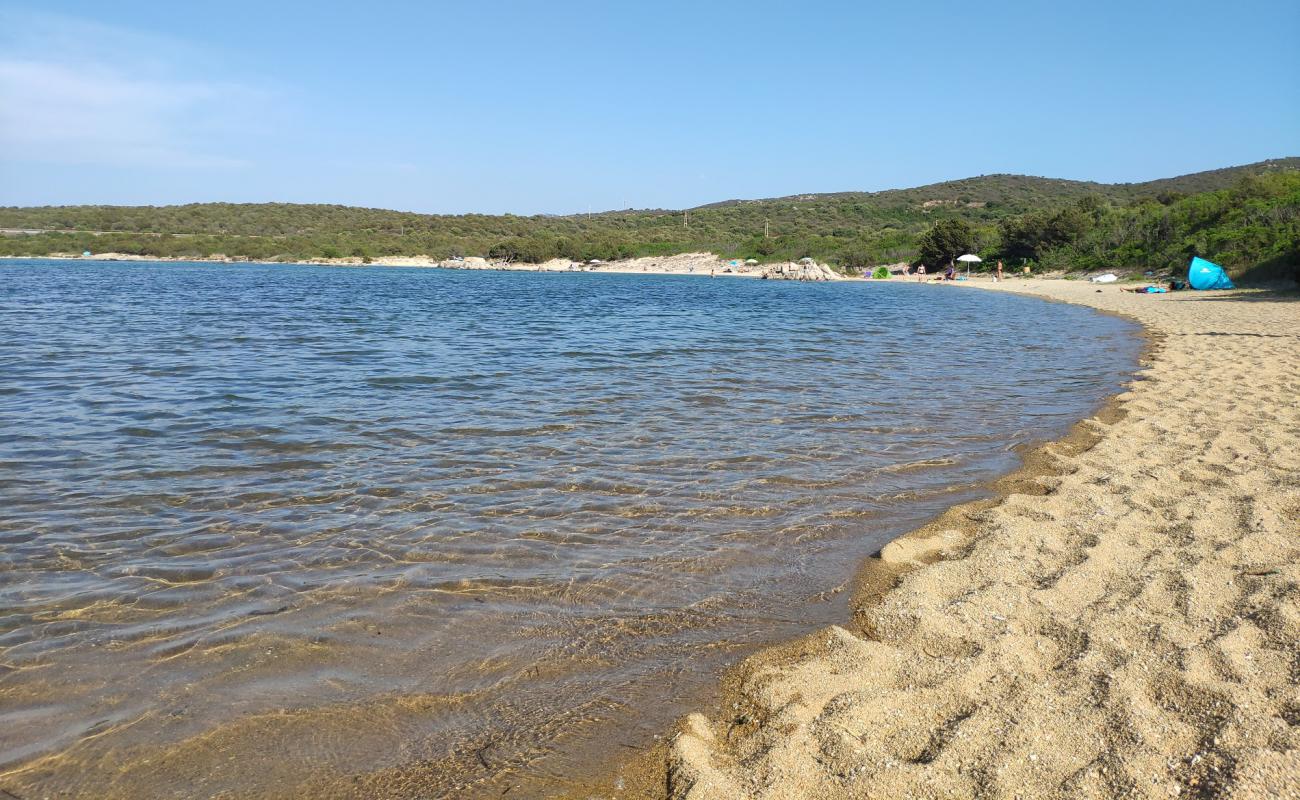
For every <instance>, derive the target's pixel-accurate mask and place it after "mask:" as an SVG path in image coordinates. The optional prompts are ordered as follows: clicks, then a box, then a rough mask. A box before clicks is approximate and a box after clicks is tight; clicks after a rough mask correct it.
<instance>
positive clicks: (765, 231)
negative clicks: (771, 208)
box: [763, 220, 770, 239]
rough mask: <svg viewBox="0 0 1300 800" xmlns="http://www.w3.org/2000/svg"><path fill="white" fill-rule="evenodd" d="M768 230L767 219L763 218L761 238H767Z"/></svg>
mask: <svg viewBox="0 0 1300 800" xmlns="http://www.w3.org/2000/svg"><path fill="white" fill-rule="evenodd" d="M769 230H770V229H769V228H768V221H767V220H763V238H764V239H767V238H769V236H770V232H769Z"/></svg>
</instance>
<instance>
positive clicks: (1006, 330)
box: [0, 262, 1136, 797]
mask: <svg viewBox="0 0 1300 800" xmlns="http://www.w3.org/2000/svg"><path fill="white" fill-rule="evenodd" d="M1130 330H1131V326H1130V325H1129V324H1128V323H1125V322H1122V321H1119V320H1115V319H1110V318H1103V317H1098V316H1096V315H1094V314H1093V313H1091V312H1089V311H1086V310H1082V309H1078V308H1073V307H1068V306H1061V305H1049V304H1046V303H1041V302H1037V301H1033V300H1028V299H1024V298H1017V297H1009V296H1000V295H992V294H986V293H977V292H965V291H959V290H955V289H951V288H947V287H932V286H918V285H915V284H907V285H876V284H871V285H867V284H854V285H815V284H811V285H804V284H791V283H774V282H758V281H743V280H723V279H718V280H709V279H705V278H691V277H655V276H613V275H585V274H577V275H545V274H540V275H539V274H526V273H511V274H502V273H482V272H445V271H441V270H400V269H351V270H348V269H326V268H308V267H264V266H237V267H236V266H209V265H178V264H167V265H161V264H148V263H138V264H87V263H80V264H66V263H53V262H31V263H24V262H8V263H6V264H4V265H2V266H0V499H2V501H3V502H0V788H3V789H5V790H6V791H12V792H15V793H18V794H20V795H23V796H26V795H28V794H38V793H50V794H54V793H66V795H68V796H82V797H100V796H120V797H175V796H195V797H200V796H212V795H215V794H218V793H222V792H228V793H231V794H232V796H237V795H240V794H243V793H256V794H259V795H261V796H286V797H289V796H339V797H345V796H355V795H358V794H359V795H363V796H364V795H369V796H408V795H410V794H413V793H414V794H418V796H425V797H438V796H464V795H466V794H474V793H476V792H479V793H483V794H487V795H491V796H497V795H499V794H500V793H501V792H502V791H503V790H510V789H511V788H515V787H524V788H515V791H516V792H518V793H517V794H516V795H515V796H526V795H527V792H528V791H529V789H528V788H527V787H533V789H536V788H537V787H541V786H548V785H560V784H561V783H562V781H563V778H564V776H566V775H569V774H572V773H573V772H574V771H575V770H576V769H578V764H579V762H580V761H581V760H582V759H584V758H587V757H588V756H590V754H591V753H593V752H602V751H603V752H604V753H605V754H606V755H608V754H609V751H610V750H612V749H614V748H615V746H616V745H618V744H636V743H641V742H644V741H645V739H646V738H648V735H649V734H650V733H651V732H654V731H658V730H661V729H662V728H663V726H664V725H665V724H666V722H668V721H669V720H670V719H671V718H672V717H673V716H674V715H675V714H677V713H679V712H680V710H681V707H680V706H679V705H675V704H674V700H680V699H681V698H687V697H690V696H691V692H693V691H695V690H696V689H698V687H700V686H701V685H703V683H704V682H705V681H707V680H708V678H709V675H710V674H711V670H713V669H715V668H716V667H717V666H718V665H720V664H722V663H725V662H726V661H727V660H729V659H732V658H734V657H736V656H737V655H738V654H740V653H743V652H745V651H747V650H748V649H750V648H752V647H754V646H756V645H758V644H761V643H764V642H770V641H773V640H775V639H780V638H785V637H788V636H790V635H793V634H797V633H799V632H802V631H805V630H808V629H809V627H810V626H814V625H818V624H821V623H824V622H826V621H831V620H835V619H837V618H839V617H837V615H839V614H842V612H843V602H844V593H842V592H836V591H834V590H835V589H836V588H838V587H842V586H843V585H844V583H845V582H846V581H847V580H849V579H850V578H851V576H852V574H853V570H854V568H855V566H856V565H857V563H858V561H859V559H860V558H861V557H862V556H864V555H866V554H868V553H870V552H872V551H874V550H875V549H878V548H879V547H880V546H881V544H882V543H883V542H885V541H887V540H888V539H889V538H890V537H892V536H894V535H897V534H898V533H900V532H902V531H904V530H906V529H908V528H909V527H912V526H914V525H915V524H917V523H919V522H920V521H922V520H923V519H925V518H926V517H927V516H929V515H931V514H933V513H934V512H935V511H936V510H938V509H939V508H941V507H943V506H945V505H948V504H951V503H953V502H956V501H960V500H963V499H967V498H968V497H970V496H972V495H973V494H974V493H975V492H977V491H978V489H977V484H978V482H980V481H982V480H986V479H988V478H989V477H991V476H992V475H994V474H996V473H998V472H1001V471H1005V470H1006V469H1008V468H1010V467H1011V466H1013V455H1012V454H1011V452H1010V448H1011V446H1012V445H1014V444H1016V443H1019V442H1024V441H1027V440H1030V439H1035V438H1041V437H1043V436H1046V435H1052V434H1054V433H1059V432H1061V431H1063V430H1064V428H1065V427H1066V426H1068V425H1069V424H1070V423H1071V422H1072V421H1074V420H1075V419H1077V418H1079V417H1080V416H1082V415H1083V414H1084V413H1086V412H1087V410H1088V409H1089V408H1091V407H1092V406H1093V405H1094V404H1095V403H1096V402H1097V401H1098V400H1099V399H1100V398H1102V397H1103V396H1104V395H1105V394H1107V393H1109V392H1110V391H1112V390H1113V389H1114V388H1115V387H1116V386H1117V385H1118V384H1119V382H1120V381H1121V380H1122V378H1123V375H1124V374H1125V371H1126V370H1128V369H1129V368H1131V366H1132V364H1133V361H1134V358H1135V354H1136V344H1135V340H1134V338H1133V337H1131V336H1128V335H1126V334H1127V333H1129V332H1130ZM1081 332H1086V335H1082V334H1081Z"/></svg>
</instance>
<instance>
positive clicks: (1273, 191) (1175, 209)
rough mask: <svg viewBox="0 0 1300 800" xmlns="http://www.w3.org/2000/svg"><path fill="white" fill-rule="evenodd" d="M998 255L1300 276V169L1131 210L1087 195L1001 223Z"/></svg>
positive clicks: (1051, 264)
mask: <svg viewBox="0 0 1300 800" xmlns="http://www.w3.org/2000/svg"><path fill="white" fill-rule="evenodd" d="M999 228H1000V230H999V233H1000V235H999V236H998V237H997V240H996V244H995V245H994V246H993V247H992V248H990V249H991V251H992V252H991V254H992V255H997V256H1001V257H1003V258H1006V259H1008V260H1009V261H1011V262H1012V263H1021V262H1022V261H1024V262H1037V263H1039V264H1041V265H1042V266H1043V267H1045V268H1047V269H1059V270H1067V271H1068V270H1100V269H1109V270H1143V271H1145V270H1150V271H1153V272H1169V273H1180V272H1182V271H1183V270H1185V269H1186V268H1187V263H1188V261H1190V260H1191V257H1192V256H1194V255H1199V256H1202V257H1204V258H1208V259H1210V260H1211V261H1214V262H1215V263H1218V264H1220V265H1222V266H1223V267H1225V268H1226V269H1227V270H1228V271H1229V273H1231V274H1233V275H1234V276H1237V277H1239V278H1246V279H1248V280H1250V279H1255V280H1271V279H1277V278H1292V279H1295V280H1300V172H1282V173H1277V174H1261V175H1251V176H1246V177H1243V178H1241V179H1240V180H1239V181H1238V182H1237V183H1236V184H1235V185H1234V186H1233V187H1231V188H1229V189H1221V190H1218V191H1210V192H1201V193H1198V194H1193V195H1189V196H1186V197H1178V196H1172V195H1162V197H1161V198H1160V199H1158V200H1149V201H1145V202H1139V203H1134V204H1130V205H1127V206H1124V207H1113V206H1109V205H1107V204H1106V203H1104V202H1100V201H1098V200H1096V199H1095V198H1083V199H1081V200H1079V201H1076V202H1075V203H1074V204H1072V205H1069V206H1067V207H1065V208H1062V209H1059V210H1056V211H1037V212H1031V213H1029V214H1024V215H1020V216H1017V217H1009V218H1007V219H1004V220H1002V222H1001V223H1000V225H999Z"/></svg>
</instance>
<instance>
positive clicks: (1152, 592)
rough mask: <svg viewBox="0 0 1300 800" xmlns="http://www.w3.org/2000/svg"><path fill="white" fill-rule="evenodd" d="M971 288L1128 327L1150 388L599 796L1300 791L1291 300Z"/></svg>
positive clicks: (906, 559) (963, 510)
mask: <svg viewBox="0 0 1300 800" xmlns="http://www.w3.org/2000/svg"><path fill="white" fill-rule="evenodd" d="M971 286H979V287H982V288H986V289H995V290H999V291H1013V292H1025V293H1030V294H1034V295H1037V296H1042V297H1047V298H1051V299H1056V300H1063V301H1067V302H1074V303H1081V304H1085V305H1089V306H1092V307H1094V308H1097V309H1100V310H1102V311H1106V312H1112V313H1118V314H1123V315H1127V316H1130V317H1132V318H1134V319H1136V320H1138V321H1140V322H1141V323H1142V324H1144V325H1145V326H1146V329H1147V331H1148V333H1149V335H1150V337H1151V346H1150V348H1149V352H1148V358H1147V369H1146V370H1145V371H1144V372H1143V374H1142V376H1141V378H1140V379H1139V380H1138V381H1136V382H1135V383H1134V385H1133V386H1132V387H1131V389H1130V391H1127V392H1126V393H1124V394H1122V395H1120V396H1119V397H1117V398H1116V399H1115V401H1114V402H1113V403H1112V404H1111V405H1110V406H1108V407H1107V409H1106V410H1105V411H1104V412H1103V413H1100V414H1098V415H1097V416H1096V417H1094V418H1092V419H1090V420H1086V421H1085V422H1083V423H1080V425H1079V426H1077V427H1076V430H1075V432H1074V434H1073V435H1071V436H1070V437H1068V438H1067V439H1066V440H1063V441H1061V442H1058V443H1054V444H1052V445H1049V446H1046V447H1044V448H1041V449H1040V450H1038V451H1036V452H1035V453H1033V454H1030V457H1028V458H1027V460H1026V467H1025V469H1024V470H1022V471H1021V472H1020V473H1018V474H1017V475H1014V476H1011V477H1009V478H1008V479H1006V480H1004V481H1003V482H1002V483H1001V485H1000V487H999V488H1000V489H1001V491H1002V497H1001V498H1000V499H999V500H996V501H983V502H977V503H973V504H967V505H964V506H959V507H956V508H954V509H952V510H950V511H949V512H947V513H946V514H944V515H943V516H942V517H940V518H939V519H938V520H936V521H935V522H933V523H932V524H930V525H928V526H926V527H925V528H922V529H921V530H918V531H916V532H914V533H912V534H909V535H907V536H905V537H903V538H902V539H899V540H897V541H895V542H894V543H892V544H890V545H889V546H887V547H886V548H885V549H884V551H883V552H882V553H881V554H880V556H879V557H878V558H873V559H871V560H870V561H869V562H868V564H867V565H866V566H865V568H864V570H863V573H862V576H861V586H860V590H859V593H858V596H857V597H856V598H855V602H854V603H853V616H852V619H851V620H846V623H845V625H843V626H831V627H828V628H826V629H823V630H821V631H819V632H817V633H815V634H813V635H810V636H807V637H805V638H803V639H801V640H799V641H796V642H793V643H790V644H787V645H784V646H781V647H777V648H773V649H769V650H767V651H764V652H762V653H760V654H758V655H756V656H754V657H752V658H750V659H748V660H747V661H746V662H744V663H743V664H741V665H740V666H738V667H736V668H735V669H733V670H732V671H731V673H730V674H729V675H728V676H727V679H726V680H725V682H724V687H723V696H724V700H723V702H722V703H721V705H720V707H719V708H718V709H715V710H713V712H712V714H711V716H705V715H704V714H700V713H696V714H692V715H690V716H688V717H687V718H685V719H684V720H683V721H682V722H681V723H680V724H679V726H678V729H677V730H676V732H675V733H674V734H673V735H672V736H671V737H668V738H666V740H665V744H664V745H662V746H661V747H660V748H658V749H657V750H656V751H654V752H652V753H649V754H645V755H643V756H641V757H640V758H638V759H636V760H635V761H633V762H632V763H629V764H626V765H624V766H623V767H621V768H620V769H619V770H618V772H617V774H616V775H615V776H614V777H611V778H607V779H605V781H604V783H603V785H598V786H595V787H593V791H592V792H590V793H588V794H587V795H585V796H591V795H592V794H595V795H597V796H611V797H614V796H622V797H629V796H638V797H639V796H649V797H663V796H667V797H671V798H680V799H682V800H715V799H721V798H803V797H819V798H837V797H853V798H896V797H918V798H929V797H956V798H975V797H981V798H983V797H999V798H1000V797H1006V798H1012V797H1034V798H1037V797H1061V798H1067V797H1068V798H1120V797H1126V798H1127V797H1152V798H1154V797H1206V798H1208V797H1229V798H1256V797H1259V798H1264V797H1297V796H1300V689H1298V688H1297V685H1298V678H1300V591H1297V586H1298V585H1300V522H1298V520H1300V402H1298V401H1297V398H1298V397H1300V358H1298V357H1297V353H1298V352H1300V296H1297V295H1296V294H1295V293H1294V292H1293V293H1290V294H1283V295H1277V294H1268V293H1263V292H1252V291H1235V292H1206V293H1192V292H1188V293H1180V294H1170V295H1163V296H1149V295H1134V294H1128V293H1124V292H1121V291H1120V287H1118V286H1114V285H1112V286H1105V287H1100V291H1098V288H1099V287H1097V286H1094V285H1091V284H1088V283H1084V282H1080V281H1064V280H1033V281H1010V282H1006V283H1002V284H1000V285H994V284H992V283H989V282H985V281H976V282H973V283H972V284H971ZM968 288H970V286H963V287H960V288H958V287H943V288H939V287H936V288H935V291H961V290H962V289H968ZM1079 335H1081V336H1086V335H1088V332H1087V331H1086V330H1081V331H1079ZM1007 355H1008V357H1010V358H1014V356H1015V348H1014V345H1009V346H1008V350H1007ZM973 413H974V412H973Z"/></svg>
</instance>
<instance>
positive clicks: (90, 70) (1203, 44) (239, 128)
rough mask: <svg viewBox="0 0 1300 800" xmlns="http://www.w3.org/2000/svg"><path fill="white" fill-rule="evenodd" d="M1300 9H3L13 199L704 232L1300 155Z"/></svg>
mask: <svg viewBox="0 0 1300 800" xmlns="http://www.w3.org/2000/svg"><path fill="white" fill-rule="evenodd" d="M1297 34H1300V3H1296V2H1295V0H1272V1H1267V2H1266V1H1264V0H1242V1H1241V2H1232V3H1226V2H1215V3H1209V2H1199V1H1198V0H1183V2H1143V1H1142V0H1127V2H1107V1H1105V0H1103V1H1102V2H1093V3H1086V4H1084V3H1080V4H1064V3H1060V4H1058V3H1046V2H1004V3H998V2H988V3H972V2H955V1H954V2H949V1H948V0H931V1H930V2H926V3H901V2H898V3H872V2H802V3H795V2H789V3H776V2H761V0H760V1H759V2H713V3H709V2H695V3H691V2H675V0H658V1H657V2H653V3H649V2H642V3H637V2H620V1H617V0H610V1H609V2H566V1H565V0H551V2H522V1H516V2H510V1H508V0H477V2H463V3H446V2H382V1H381V0H374V1H373V2H369V3H364V4H362V3H331V2H328V0H316V1H315V2H292V1H290V2H273V1H271V0H261V1H260V2H245V0H225V1H224V2H220V3H215V2H202V1H201V0H195V1H194V2H174V1H173V2H141V1H139V0H114V2H112V3H107V2H103V1H102V0H95V1H94V2H60V1H59V0H41V2H39V3H35V2H33V3H24V2H5V1H4V0H0V204H3V205H32V204H63V203H126V204H164V203H179V202H194V201H210V200H223V201H236V202H261V201H285V202H322V203H344V204H349V205H364V206H376V207H383V208H397V209H409V210H415V211H432V212H466V211H477V212H485V213H502V212H512V213H518V214H532V213H567V212H575V211H586V210H588V209H589V208H590V209H593V210H602V209H611V208H626V207H637V208H644V207H668V208H679V207H685V206H692V205H697V204H700V203H707V202H712V201H716V200H722V199H727V198H733V197H770V196H777V195H786V194H795V193H802V192H828V191H841V190H876V189H887V188H895V187H904V186H915V185H920V184H924V183H930V182H934V181H939V180H946V179H950V178H959V177H966V176H970V175H979V174H986V173H995V172H1014V173H1026V174H1033V175H1047V176H1051V177H1065V178H1077V179H1087V180H1100V181H1137V180H1147V179H1151V178H1158V177H1167V176H1170V175H1176V174H1182V173H1186V172H1194V171H1198V170H1203V169H1212V168H1215V167H1221V166H1229V165H1233V164H1242V163H1247V162H1251V161H1258V160H1261V159H1264V158H1270V157H1277V156H1287V155H1300V47H1297V46H1296V41H1297Z"/></svg>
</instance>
